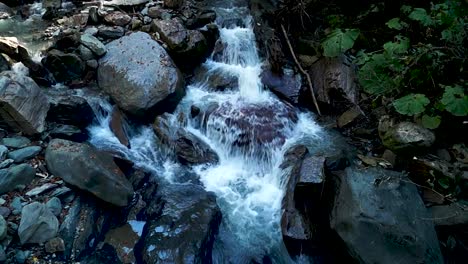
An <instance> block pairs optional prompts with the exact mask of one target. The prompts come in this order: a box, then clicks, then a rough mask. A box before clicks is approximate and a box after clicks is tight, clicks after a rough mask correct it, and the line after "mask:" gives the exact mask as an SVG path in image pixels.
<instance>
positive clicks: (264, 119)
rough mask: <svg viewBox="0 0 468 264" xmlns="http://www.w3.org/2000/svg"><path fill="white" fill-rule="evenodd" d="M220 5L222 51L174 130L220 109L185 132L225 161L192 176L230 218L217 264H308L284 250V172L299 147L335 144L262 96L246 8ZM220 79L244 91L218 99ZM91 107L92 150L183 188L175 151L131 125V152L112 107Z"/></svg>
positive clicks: (301, 116) (305, 116) (193, 87)
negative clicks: (117, 131) (115, 128)
mask: <svg viewBox="0 0 468 264" xmlns="http://www.w3.org/2000/svg"><path fill="white" fill-rule="evenodd" d="M215 2H216V4H215V7H214V9H215V11H216V12H217V14H218V18H217V21H216V23H217V24H218V25H219V27H220V41H221V43H222V44H223V50H222V52H217V53H214V54H213V55H212V56H211V58H209V59H208V60H207V61H206V62H205V63H204V64H203V65H202V67H204V68H205V69H207V71H204V72H203V73H202V74H203V76H198V77H200V78H195V79H197V80H202V81H200V82H196V83H191V84H190V85H188V87H187V94H186V96H185V97H184V98H183V99H182V101H181V102H180V104H179V106H178V108H177V109H176V112H175V114H174V118H173V120H171V122H174V125H175V124H176V123H177V122H178V120H177V118H176V117H177V116H179V115H185V116H189V115H190V111H191V107H192V105H196V106H197V107H199V108H200V109H206V108H208V107H209V106H210V105H213V104H216V105H218V106H219V109H221V110H220V111H218V112H217V114H216V115H214V114H212V115H210V116H209V117H208V118H206V119H205V118H198V119H189V120H188V122H186V124H184V125H185V128H186V129H187V130H188V131H190V132H192V133H193V134H195V135H196V136H198V137H199V138H201V139H202V140H204V141H205V142H206V143H207V144H208V145H209V146H211V148H212V149H213V150H214V151H215V152H216V153H217V154H218V156H219V163H218V164H216V165H199V166H193V167H192V168H191V169H192V170H193V171H194V172H196V173H197V174H198V176H199V178H200V181H201V182H202V183H203V185H204V187H205V188H206V190H208V191H212V192H214V193H215V194H216V196H217V201H218V205H219V207H220V209H221V211H222V214H223V222H222V224H221V227H220V231H219V235H218V236H217V238H216V241H215V246H214V252H213V262H214V263H252V262H253V261H255V262H258V263H262V262H265V261H266V262H272V263H294V262H296V263H297V262H306V261H300V260H297V259H296V260H292V259H291V258H290V257H289V255H288V253H287V251H286V249H285V247H284V244H283V242H282V236H281V228H280V218H281V201H282V198H283V195H284V189H285V188H284V185H285V183H286V181H287V179H285V177H284V175H285V172H284V171H282V170H281V169H280V164H281V162H282V159H283V154H284V152H285V151H286V150H287V149H288V148H289V147H291V146H293V145H295V144H303V145H306V146H307V147H308V149H309V151H310V152H311V153H314V152H317V151H320V149H324V148H327V147H328V145H329V141H328V140H326V134H325V133H324V132H323V131H322V130H321V128H320V127H319V126H318V125H317V124H316V123H315V122H314V120H313V116H312V115H311V114H309V113H301V112H298V111H297V110H295V109H294V108H292V107H291V106H289V105H287V104H285V103H283V102H281V101H280V100H279V99H278V98H276V97H275V96H274V95H273V94H271V93H270V92H269V91H267V90H264V89H263V86H262V83H261V81H260V77H259V75H260V73H261V69H262V64H263V62H262V60H261V58H260V57H259V55H258V53H257V48H256V42H255V35H254V32H253V29H252V18H251V17H250V15H249V11H248V9H247V8H246V7H245V6H246V5H247V4H246V3H240V4H239V3H237V4H233V3H225V2H226V1H215ZM213 75H218V76H224V77H229V78H235V79H236V80H237V85H236V86H237V87H236V88H235V89H233V90H229V91H215V90H214V89H213V87H210V82H209V81H208V80H209V79H210V77H212V76H213ZM87 99H88V100H89V101H90V102H91V103H92V105H93V107H95V110H96V111H95V112H96V113H97V120H96V122H95V123H94V124H93V125H92V126H90V127H89V132H90V142H91V143H92V144H93V145H95V146H96V147H98V148H101V149H107V150H112V151H113V152H119V153H120V154H121V155H122V156H124V157H126V158H128V159H130V160H132V161H133V162H134V163H135V165H136V166H138V167H140V168H142V169H144V170H147V171H149V172H153V173H154V175H155V177H164V178H165V179H166V180H167V181H169V182H173V181H176V180H175V179H176V178H177V177H176V176H177V175H178V172H180V171H182V170H183V169H184V168H183V166H182V165H180V164H179V163H178V162H177V159H176V158H175V157H174V154H173V153H172V152H171V150H170V149H165V148H164V147H162V146H160V145H158V144H157V143H156V142H157V140H156V139H157V138H156V136H155V134H154V133H153V130H152V128H151V127H150V126H132V125H129V124H126V126H127V127H126V131H127V132H128V136H129V140H130V146H131V148H127V147H126V146H123V145H121V144H120V143H119V141H118V139H117V138H116V137H115V136H114V134H113V133H112V132H111V130H110V127H109V123H110V113H111V112H112V107H113V106H112V105H110V104H109V103H108V102H106V101H103V100H101V99H99V98H98V97H96V98H94V97H88V98H87ZM236 122H237V123H236ZM239 142H241V143H239Z"/></svg>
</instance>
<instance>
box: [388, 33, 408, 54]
mask: <svg viewBox="0 0 468 264" xmlns="http://www.w3.org/2000/svg"><path fill="white" fill-rule="evenodd" d="M396 39H397V41H396V42H392V41H390V42H387V43H385V44H384V46H383V47H384V50H385V51H386V52H388V53H389V54H394V53H396V54H402V53H405V52H406V51H408V49H409V47H410V45H409V39H408V38H407V37H403V36H396Z"/></svg>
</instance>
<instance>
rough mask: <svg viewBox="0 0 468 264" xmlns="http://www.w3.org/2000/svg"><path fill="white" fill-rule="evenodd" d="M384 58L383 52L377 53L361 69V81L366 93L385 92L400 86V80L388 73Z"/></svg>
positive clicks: (359, 73)
mask: <svg viewBox="0 0 468 264" xmlns="http://www.w3.org/2000/svg"><path fill="white" fill-rule="evenodd" d="M383 58H384V56H383V55H382V54H376V55H374V56H372V59H371V60H369V61H368V62H367V63H366V64H364V65H363V66H362V67H361V68H360V69H359V72H358V79H359V83H360V84H361V86H362V88H363V89H364V91H365V92H366V93H369V94H384V93H387V92H390V91H392V90H394V89H395V88H397V87H398V80H396V79H394V78H392V77H391V76H389V75H388V72H389V71H388V70H387V69H386V68H385V67H384V66H385V65H386V64H385V63H384V59H383Z"/></svg>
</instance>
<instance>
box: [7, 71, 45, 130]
mask: <svg viewBox="0 0 468 264" xmlns="http://www.w3.org/2000/svg"><path fill="white" fill-rule="evenodd" d="M48 110H49V103H48V102H47V97H46V96H45V95H44V94H43V93H42V91H41V89H40V88H39V86H37V84H36V83H35V82H34V81H33V80H32V79H31V78H29V77H26V76H21V75H18V74H16V73H14V72H10V71H6V72H3V73H0V117H1V118H2V119H3V122H5V123H6V124H8V125H9V126H10V127H11V128H13V129H15V130H19V131H21V132H23V133H24V134H26V135H33V134H37V133H41V132H43V131H44V128H45V117H46V115H47V111H48Z"/></svg>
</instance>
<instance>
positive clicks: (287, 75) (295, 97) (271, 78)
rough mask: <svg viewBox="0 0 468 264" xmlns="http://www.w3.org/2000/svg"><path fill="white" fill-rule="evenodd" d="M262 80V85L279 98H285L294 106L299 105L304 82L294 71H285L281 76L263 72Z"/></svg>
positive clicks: (267, 71)
mask: <svg viewBox="0 0 468 264" xmlns="http://www.w3.org/2000/svg"><path fill="white" fill-rule="evenodd" d="M261 78H262V83H263V84H264V85H265V86H266V87H268V89H270V90H271V91H272V92H273V93H275V94H276V95H278V96H279V97H281V98H285V99H286V100H288V102H290V103H292V104H298V103H299V96H300V94H301V89H302V81H301V77H300V75H299V74H294V72H293V71H292V70H284V74H283V75H279V74H276V73H273V72H272V71H270V70H266V71H264V72H262V75H261Z"/></svg>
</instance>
